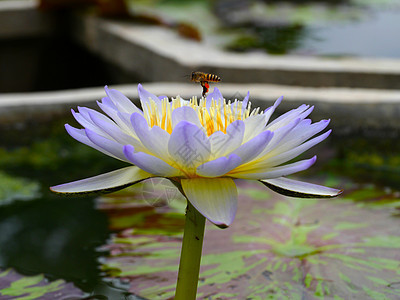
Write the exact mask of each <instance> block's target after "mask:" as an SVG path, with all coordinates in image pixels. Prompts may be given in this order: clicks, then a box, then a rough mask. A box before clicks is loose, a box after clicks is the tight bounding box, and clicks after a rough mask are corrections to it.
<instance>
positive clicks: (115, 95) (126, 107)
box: [104, 86, 141, 114]
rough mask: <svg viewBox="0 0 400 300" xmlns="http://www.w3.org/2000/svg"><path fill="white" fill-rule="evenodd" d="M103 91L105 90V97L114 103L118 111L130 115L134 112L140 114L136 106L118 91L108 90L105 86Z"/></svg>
mask: <svg viewBox="0 0 400 300" xmlns="http://www.w3.org/2000/svg"><path fill="white" fill-rule="evenodd" d="M104 89H105V90H106V93H107V96H108V97H109V98H110V99H111V101H112V102H113V103H114V105H115V106H116V107H117V108H118V110H119V111H122V112H126V113H129V114H132V113H134V112H141V110H140V109H139V108H137V107H136V105H135V104H133V102H132V101H131V100H129V99H128V98H127V97H126V96H125V95H124V94H122V93H121V92H120V91H117V90H114V89H109V88H108V87H107V86H105V87H104Z"/></svg>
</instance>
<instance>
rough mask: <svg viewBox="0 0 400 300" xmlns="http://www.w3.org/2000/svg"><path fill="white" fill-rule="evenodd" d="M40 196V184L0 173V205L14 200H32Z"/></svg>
mask: <svg viewBox="0 0 400 300" xmlns="http://www.w3.org/2000/svg"><path fill="white" fill-rule="evenodd" d="M38 195H39V184H38V183H37V182H34V181H30V180H27V179H24V178H17V177H13V176H10V175H7V174H6V173H4V172H1V171H0V205H4V204H8V203H11V202H12V201H14V200H31V199H34V198H36V197H37V196H38Z"/></svg>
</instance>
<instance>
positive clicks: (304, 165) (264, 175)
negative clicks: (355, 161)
mask: <svg viewBox="0 0 400 300" xmlns="http://www.w3.org/2000/svg"><path fill="white" fill-rule="evenodd" d="M316 160H317V157H316V156H314V157H312V158H310V159H305V160H301V161H298V162H295V163H291V164H288V165H284V166H280V167H274V168H269V169H267V170H266V171H265V172H260V173H254V172H251V171H249V170H241V171H237V172H235V171H236V170H233V172H231V173H230V174H229V176H231V177H234V178H242V179H271V178H278V177H282V176H287V175H290V174H294V173H297V172H300V171H304V170H306V169H308V168H309V167H311V166H312V165H313V164H314V163H315V161H316Z"/></svg>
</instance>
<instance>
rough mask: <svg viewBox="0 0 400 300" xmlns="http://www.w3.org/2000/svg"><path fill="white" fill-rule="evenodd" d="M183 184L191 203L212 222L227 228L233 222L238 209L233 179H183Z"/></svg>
mask: <svg viewBox="0 0 400 300" xmlns="http://www.w3.org/2000/svg"><path fill="white" fill-rule="evenodd" d="M181 184H182V189H183V191H184V193H185V195H186V197H187V198H188V200H189V201H190V203H191V204H192V205H193V206H194V207H195V208H196V209H197V210H198V211H199V212H200V213H201V214H202V215H203V216H205V217H206V218H207V219H208V220H210V221H211V222H212V223H214V224H215V225H217V226H219V227H221V228H226V227H228V226H229V225H230V224H231V223H232V222H233V219H234V218H235V215H236V210H237V188H236V185H235V183H234V181H233V180H232V179H230V178H212V179H207V178H193V179H182V181H181Z"/></svg>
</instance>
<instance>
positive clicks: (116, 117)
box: [97, 102, 133, 133]
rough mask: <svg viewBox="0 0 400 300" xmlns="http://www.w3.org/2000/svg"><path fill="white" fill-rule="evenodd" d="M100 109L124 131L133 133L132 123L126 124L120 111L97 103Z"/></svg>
mask: <svg viewBox="0 0 400 300" xmlns="http://www.w3.org/2000/svg"><path fill="white" fill-rule="evenodd" d="M97 104H98V105H99V107H100V108H101V109H102V110H103V111H104V112H105V113H106V114H107V115H108V116H109V117H110V118H111V119H112V120H113V121H114V122H115V123H116V124H117V125H118V126H119V127H120V128H121V129H122V130H124V131H126V132H129V133H131V132H133V130H132V125H131V124H130V122H128V123H127V122H126V121H124V120H123V119H122V118H121V113H120V112H119V111H118V110H115V109H113V108H112V107H111V106H108V105H105V104H103V103H100V102H97Z"/></svg>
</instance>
